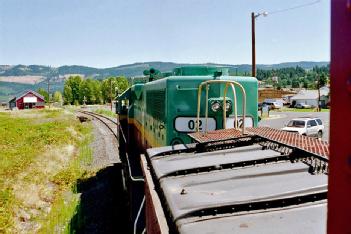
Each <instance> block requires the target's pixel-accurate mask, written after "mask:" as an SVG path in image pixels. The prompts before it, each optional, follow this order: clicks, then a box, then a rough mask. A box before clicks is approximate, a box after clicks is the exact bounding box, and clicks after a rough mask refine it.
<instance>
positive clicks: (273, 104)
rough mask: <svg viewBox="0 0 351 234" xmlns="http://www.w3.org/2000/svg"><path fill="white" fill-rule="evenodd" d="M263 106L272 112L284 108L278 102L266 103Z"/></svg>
mask: <svg viewBox="0 0 351 234" xmlns="http://www.w3.org/2000/svg"><path fill="white" fill-rule="evenodd" d="M263 104H266V105H268V106H269V107H270V109H272V110H274V109H280V108H282V105H281V104H279V103H278V102H264V103H263Z"/></svg>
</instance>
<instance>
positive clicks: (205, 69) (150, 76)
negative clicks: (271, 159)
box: [116, 66, 258, 227]
mask: <svg viewBox="0 0 351 234" xmlns="http://www.w3.org/2000/svg"><path fill="white" fill-rule="evenodd" d="M144 75H145V76H143V77H136V78H133V79H132V86H131V87H130V88H129V89H128V90H126V91H125V92H124V93H122V94H121V95H119V96H118V98H117V102H116V103H117V106H116V111H117V114H118V118H119V124H120V126H119V135H120V137H119V154H120V158H121V160H122V163H123V165H124V173H125V174H124V178H125V185H126V190H127V191H128V192H129V197H130V199H129V201H130V204H129V205H130V207H131V210H132V212H131V220H132V222H134V220H136V218H137V216H138V214H139V215H140V210H141V209H140V207H141V206H140V204H141V201H142V198H143V191H144V188H143V186H144V185H143V183H142V180H143V179H142V170H141V166H140V155H141V154H144V153H145V151H146V149H148V148H154V147H161V146H174V145H179V144H182V145H186V144H188V143H191V142H192V140H191V138H190V137H189V136H188V134H189V133H192V132H196V131H200V132H207V131H212V130H218V129H225V128H242V127H243V126H245V127H256V126H257V121H258V120H257V119H258V116H257V95H258V94H257V93H258V83H257V80H256V78H254V77H241V76H230V75H229V69H228V68H225V67H209V66H187V67H179V68H175V69H174V70H173V71H172V72H168V73H161V72H159V71H157V70H155V69H152V68H151V69H150V70H146V71H144ZM133 182H134V183H133ZM139 223H141V224H138V226H141V227H142V226H143V224H142V222H140V221H139Z"/></svg>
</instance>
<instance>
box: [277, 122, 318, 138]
mask: <svg viewBox="0 0 351 234" xmlns="http://www.w3.org/2000/svg"><path fill="white" fill-rule="evenodd" d="M281 130H283V131H287V132H294V133H298V134H300V135H304V136H313V137H317V138H322V136H323V132H324V125H323V122H322V120H321V119H319V118H311V117H304V118H297V119H292V120H290V121H289V122H288V124H287V125H286V126H285V127H284V128H282V129H281Z"/></svg>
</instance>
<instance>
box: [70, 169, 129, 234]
mask: <svg viewBox="0 0 351 234" xmlns="http://www.w3.org/2000/svg"><path fill="white" fill-rule="evenodd" d="M77 192H78V193H81V202H80V205H79V207H78V208H77V214H76V215H75V216H74V217H73V219H72V220H71V227H72V228H71V230H72V231H71V232H72V233H128V231H127V223H128V221H127V217H128V215H127V208H126V200H125V196H124V193H123V188H122V179H121V164H114V165H113V166H110V167H106V168H103V169H101V170H100V171H99V172H98V173H97V174H96V176H95V177H92V178H89V179H88V180H85V181H78V183H77Z"/></svg>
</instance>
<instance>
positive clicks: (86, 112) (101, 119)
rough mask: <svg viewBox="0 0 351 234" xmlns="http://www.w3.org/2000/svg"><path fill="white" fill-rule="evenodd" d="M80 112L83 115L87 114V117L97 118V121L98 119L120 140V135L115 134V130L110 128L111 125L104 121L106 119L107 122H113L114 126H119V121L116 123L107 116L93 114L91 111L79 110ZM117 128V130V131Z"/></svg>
mask: <svg viewBox="0 0 351 234" xmlns="http://www.w3.org/2000/svg"><path fill="white" fill-rule="evenodd" d="M78 112H80V113H82V114H86V115H90V116H92V117H95V118H96V119H98V120H99V121H100V122H102V123H103V124H104V125H105V126H106V127H107V128H108V129H109V130H110V131H111V132H112V133H113V135H114V136H115V137H116V138H117V139H118V135H117V133H115V131H114V129H113V128H112V127H111V126H109V124H108V123H107V122H106V121H104V120H103V119H106V120H109V121H110V122H112V123H113V124H115V125H116V126H118V123H117V121H114V120H112V119H110V118H109V117H107V116H104V115H100V114H97V113H94V112H91V111H82V110H78ZM117 128H118V127H117ZM117 128H116V130H117Z"/></svg>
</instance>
